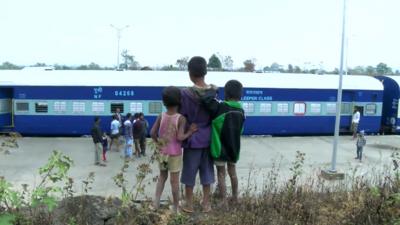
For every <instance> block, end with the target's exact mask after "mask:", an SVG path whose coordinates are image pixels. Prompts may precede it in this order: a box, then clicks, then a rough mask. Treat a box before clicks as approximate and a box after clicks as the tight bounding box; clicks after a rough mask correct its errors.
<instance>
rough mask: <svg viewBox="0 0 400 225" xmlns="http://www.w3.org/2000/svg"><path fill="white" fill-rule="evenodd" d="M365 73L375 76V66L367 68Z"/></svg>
mask: <svg viewBox="0 0 400 225" xmlns="http://www.w3.org/2000/svg"><path fill="white" fill-rule="evenodd" d="M365 72H367V74H368V75H370V76H372V75H374V74H375V68H374V67H373V66H367V68H366V69H365Z"/></svg>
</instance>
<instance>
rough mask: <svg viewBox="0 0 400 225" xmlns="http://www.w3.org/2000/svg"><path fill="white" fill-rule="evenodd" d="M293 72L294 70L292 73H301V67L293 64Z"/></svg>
mask: <svg viewBox="0 0 400 225" xmlns="http://www.w3.org/2000/svg"><path fill="white" fill-rule="evenodd" d="M293 72H294V73H301V72H302V71H301V69H300V67H299V66H295V67H294V71H293Z"/></svg>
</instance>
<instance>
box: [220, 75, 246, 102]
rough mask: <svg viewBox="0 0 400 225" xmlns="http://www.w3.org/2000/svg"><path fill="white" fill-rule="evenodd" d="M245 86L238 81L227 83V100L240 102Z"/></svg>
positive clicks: (225, 90)
mask: <svg viewBox="0 0 400 225" xmlns="http://www.w3.org/2000/svg"><path fill="white" fill-rule="evenodd" d="M242 89H243V85H242V83H240V82H239V81H237V80H230V81H228V82H226V84H225V87H224V92H225V99H234V100H240V98H241V97H242Z"/></svg>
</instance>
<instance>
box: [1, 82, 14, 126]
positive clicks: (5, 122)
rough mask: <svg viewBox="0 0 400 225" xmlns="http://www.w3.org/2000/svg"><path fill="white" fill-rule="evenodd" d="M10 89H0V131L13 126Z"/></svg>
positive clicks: (11, 91)
mask: <svg viewBox="0 0 400 225" xmlns="http://www.w3.org/2000/svg"><path fill="white" fill-rule="evenodd" d="M12 93H13V90H12V89H11V88H0V130H5V129H6V128H10V127H12V126H13V112H12Z"/></svg>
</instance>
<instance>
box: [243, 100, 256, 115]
mask: <svg viewBox="0 0 400 225" xmlns="http://www.w3.org/2000/svg"><path fill="white" fill-rule="evenodd" d="M242 105H243V110H244V112H245V113H253V112H254V103H251V102H244V103H243V104H242Z"/></svg>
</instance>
